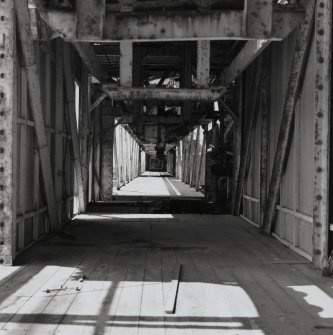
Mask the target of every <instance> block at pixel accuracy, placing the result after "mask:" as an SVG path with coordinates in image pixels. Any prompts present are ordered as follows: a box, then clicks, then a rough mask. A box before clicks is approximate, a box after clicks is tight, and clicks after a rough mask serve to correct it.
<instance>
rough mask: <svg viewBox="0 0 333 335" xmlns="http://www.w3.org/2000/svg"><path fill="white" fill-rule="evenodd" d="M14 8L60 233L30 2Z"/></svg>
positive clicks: (18, 1) (21, 0)
mask: <svg viewBox="0 0 333 335" xmlns="http://www.w3.org/2000/svg"><path fill="white" fill-rule="evenodd" d="M14 3H15V9H16V14H17V19H18V27H19V32H20V39H21V45H22V53H23V56H24V62H25V68H26V73H27V78H28V90H29V96H30V102H31V109H32V115H33V119H34V124H35V132H36V140H37V145H38V150H39V155H40V161H41V168H42V175H43V181H44V188H45V196H46V203H47V207H48V213H49V220H50V224H51V230H52V231H57V230H59V221H58V218H57V207H56V200H55V192H54V185H53V176H52V166H51V159H50V151H49V145H48V142H47V135H46V130H45V122H44V116H43V111H42V96H41V87H40V80H39V69H38V66H37V55H36V50H35V46H34V43H33V36H32V32H31V26H30V17H29V12H28V2H27V0H15V1H14Z"/></svg>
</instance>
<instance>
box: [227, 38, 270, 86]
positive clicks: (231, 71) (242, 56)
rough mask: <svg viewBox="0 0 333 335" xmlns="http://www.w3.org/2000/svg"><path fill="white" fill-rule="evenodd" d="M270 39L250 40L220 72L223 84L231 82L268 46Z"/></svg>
mask: <svg viewBox="0 0 333 335" xmlns="http://www.w3.org/2000/svg"><path fill="white" fill-rule="evenodd" d="M270 43H271V41H270V40H263V39H259V40H252V41H248V42H246V44H245V46H244V47H243V48H242V50H241V51H240V52H239V53H238V55H237V56H236V57H235V58H234V59H233V61H232V62H231V64H230V65H229V66H228V67H227V68H226V69H225V70H224V71H223V72H222V74H221V81H222V83H223V84H224V85H227V84H231V83H232V82H233V81H234V80H235V79H236V78H237V77H238V76H239V75H240V74H241V73H242V72H243V71H244V70H245V69H246V68H248V66H249V65H250V64H251V63H252V62H253V61H254V60H255V59H256V58H257V57H258V56H259V55H260V54H261V53H262V52H263V51H264V50H265V49H266V48H267V47H268V46H269V44H270Z"/></svg>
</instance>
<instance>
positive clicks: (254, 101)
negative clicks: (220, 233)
mask: <svg viewBox="0 0 333 335" xmlns="http://www.w3.org/2000/svg"><path fill="white" fill-rule="evenodd" d="M252 73H253V74H254V80H253V86H252V89H251V100H250V101H251V105H250V106H249V119H248V120H247V121H246V128H245V135H244V141H243V142H242V150H241V161H240V166H239V173H238V178H237V186H236V192H235V201H234V208H233V214H234V215H237V216H238V215H239V212H240V205H241V198H242V191H243V186H244V180H245V173H246V167H247V162H248V159H249V153H250V147H251V138H252V133H253V128H254V125H255V119H256V113H257V108H258V95H259V80H260V76H261V58H259V59H258V60H257V62H256V64H255V68H254V71H253V72H252ZM243 143H244V145H243Z"/></svg>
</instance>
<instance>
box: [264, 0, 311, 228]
mask: <svg viewBox="0 0 333 335" xmlns="http://www.w3.org/2000/svg"><path fill="white" fill-rule="evenodd" d="M313 13H314V3H313V2H312V1H310V2H309V3H308V5H307V9H306V18H305V20H304V21H303V22H302V23H301V24H300V26H299V29H298V33H297V38H296V45H295V52H294V56H293V62H292V68H291V73H290V77H289V82H288V89H287V94H286V99H285V104H284V108H283V115H282V120H281V125H280V132H279V138H278V143H277V147H276V152H275V157H274V163H273V169H272V174H271V180H270V184H269V189H268V197H267V202H266V208H265V214H264V219H263V226H262V229H261V230H262V231H263V232H265V233H267V234H270V233H271V232H272V230H273V216H274V212H275V207H276V204H277V196H278V192H279V189H280V182H281V178H282V173H283V167H284V166H285V162H286V160H287V159H288V143H289V141H290V137H291V134H292V124H293V120H294V112H295V105H296V99H297V94H298V91H299V87H300V80H301V78H302V76H303V72H304V67H305V66H304V65H305V64H304V63H305V57H306V51H307V48H308V47H309V40H310V36H311V27H312V23H313Z"/></svg>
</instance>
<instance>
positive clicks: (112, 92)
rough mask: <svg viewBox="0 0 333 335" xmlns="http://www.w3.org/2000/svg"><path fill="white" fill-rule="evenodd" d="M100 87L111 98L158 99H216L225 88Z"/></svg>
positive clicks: (221, 94)
mask: <svg viewBox="0 0 333 335" xmlns="http://www.w3.org/2000/svg"><path fill="white" fill-rule="evenodd" d="M102 89H103V91H104V92H105V93H107V94H108V95H109V97H110V98H111V100H131V101H133V100H134V101H135V100H160V101H216V100H219V99H220V98H221V97H222V96H223V94H224V93H225V91H226V89H225V88H224V87H220V88H212V89H188V88H183V89H182V88H170V89H167V88H141V87H138V88H129V87H115V86H114V85H110V84H108V85H103V86H102Z"/></svg>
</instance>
